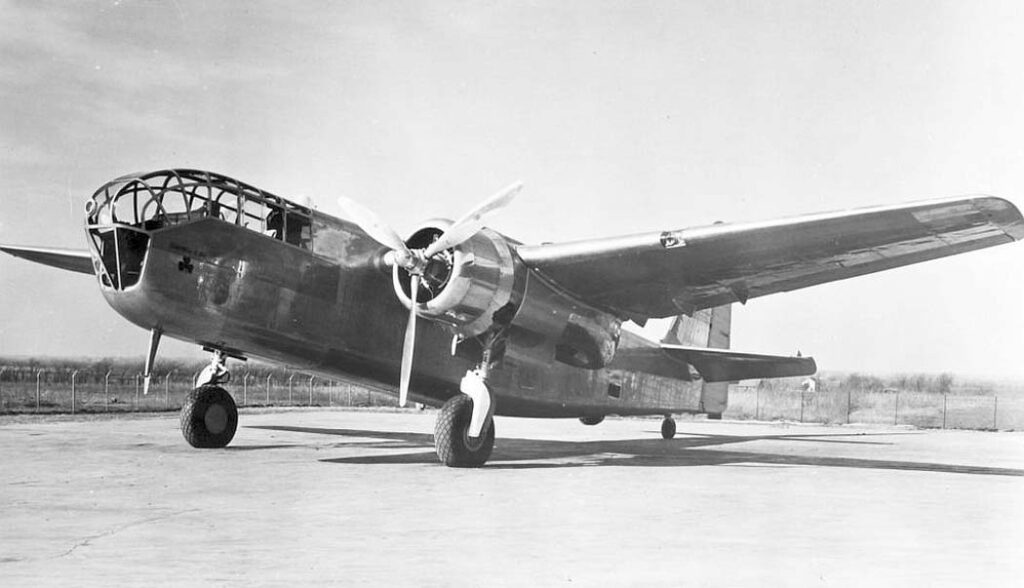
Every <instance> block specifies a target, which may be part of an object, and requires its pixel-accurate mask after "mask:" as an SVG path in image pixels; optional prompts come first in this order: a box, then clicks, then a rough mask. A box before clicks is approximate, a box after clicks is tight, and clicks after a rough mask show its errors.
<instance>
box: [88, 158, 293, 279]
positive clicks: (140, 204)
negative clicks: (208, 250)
mask: <svg viewBox="0 0 1024 588" xmlns="http://www.w3.org/2000/svg"><path fill="white" fill-rule="evenodd" d="M85 212H86V221H85V224H86V230H87V231H88V233H89V237H90V241H91V243H92V246H93V250H94V252H95V254H96V256H97V257H98V259H99V260H100V262H101V264H102V270H101V272H100V280H101V281H102V282H103V284H104V285H106V286H108V287H110V288H115V289H118V290H121V289H124V288H128V287H131V286H133V285H135V284H136V283H138V281H139V279H140V277H141V275H142V272H143V267H144V264H145V260H146V254H147V252H148V249H149V234H150V232H152V231H156V230H159V229H163V228H166V227H170V226H174V225H180V224H183V223H189V222H194V221H199V220H205V219H215V220H218V221H221V222H225V223H230V224H233V225H237V226H240V227H243V228H245V229H248V230H250V231H255V232H257V233H260V234H263V235H266V236H269V237H273V238H274V239H278V240H280V241H283V242H285V243H289V244H291V245H294V246H296V247H301V248H303V249H307V250H310V251H312V250H313V232H312V226H313V223H312V212H311V211H310V209H309V208H307V207H304V206H299V205H298V204H295V203H293V202H289V201H288V200H285V199H284V198H281V197H279V196H275V195H273V194H271V193H269V192H264V191H263V190H260V189H258V188H255V187H253V186H250V185H248V184H244V183H242V182H239V181H238V180H234V179H232V178H229V177H227V176H222V175H220V174H215V173H210V172H204V171H199V170H187V169H177V170H165V171H158V172H151V173H146V174H134V175H128V176H124V177H121V178H118V179H116V180H114V181H112V182H109V183H107V184H106V185H104V186H103V187H101V188H100V189H99V190H97V191H96V193H95V194H93V196H92V199H90V200H89V201H88V202H87V203H86V206H85Z"/></svg>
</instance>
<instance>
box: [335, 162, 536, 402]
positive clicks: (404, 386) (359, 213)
mask: <svg viewBox="0 0 1024 588" xmlns="http://www.w3.org/2000/svg"><path fill="white" fill-rule="evenodd" d="M522 189H523V184H522V182H515V183H513V184H511V185H510V186H508V187H506V188H505V189H503V190H500V191H498V192H496V193H495V194H494V195H492V196H491V197H490V198H488V199H487V200H484V201H483V202H481V203H480V204H478V205H477V206H476V207H474V208H473V209H472V210H470V211H469V212H467V213H466V214H465V215H463V216H462V217H461V218H459V220H457V221H455V222H454V223H452V225H451V226H450V227H448V229H447V230H446V231H445V232H443V233H441V236H439V237H438V238H437V240H436V241H434V242H433V243H431V244H430V245H428V246H427V247H425V248H423V249H415V250H413V249H409V247H408V246H407V245H406V244H405V241H404V240H402V238H401V237H400V236H399V235H398V233H396V232H395V230H394V229H392V228H391V226H390V225H388V224H387V223H385V222H384V221H383V220H382V219H381V218H380V217H379V216H378V215H377V214H376V213H374V212H373V211H371V210H370V209H368V208H366V207H365V206H363V205H361V204H359V203H357V202H356V201H354V200H351V199H349V198H339V199H338V205H339V206H341V209H342V211H343V212H344V213H345V215H346V216H347V217H348V219H349V220H351V221H352V222H354V223H355V224H356V225H358V226H359V228H361V229H362V230H363V231H365V232H366V234H367V235H369V236H370V238H372V239H373V240H374V241H376V242H378V243H380V244H381V245H383V246H385V247H387V248H388V249H389V250H390V251H389V252H388V254H387V256H385V261H386V262H387V263H388V264H389V265H392V266H398V267H400V268H402V269H404V270H406V271H407V272H409V275H410V277H411V282H410V285H409V299H410V301H411V302H412V304H411V305H410V306H409V322H408V323H406V325H405V341H404V343H403V344H402V367H401V371H400V372H399V374H400V375H399V386H398V404H399V406H405V404H406V401H407V400H408V398H409V380H410V379H411V377H412V359H413V349H414V348H415V346H416V307H417V304H418V303H417V298H418V295H419V288H420V282H421V279H422V277H423V272H424V271H425V270H426V268H427V264H428V263H429V262H430V260H431V259H433V258H434V257H436V256H437V255H439V254H441V253H442V252H444V251H445V250H447V249H451V248H452V247H455V246H457V245H459V244H461V243H463V242H465V241H467V240H469V238H470V237H472V236H473V235H475V234H476V233H477V232H478V231H479V230H480V229H482V228H483V227H484V218H485V217H487V216H488V215H490V214H491V213H493V212H495V211H497V210H500V209H502V208H504V207H505V206H508V204H509V203H510V202H512V199H514V198H515V197H516V195H518V194H519V191H520V190H522Z"/></svg>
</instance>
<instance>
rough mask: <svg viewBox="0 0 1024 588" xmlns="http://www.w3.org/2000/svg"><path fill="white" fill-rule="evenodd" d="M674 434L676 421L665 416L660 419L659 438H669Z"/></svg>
mask: <svg viewBox="0 0 1024 588" xmlns="http://www.w3.org/2000/svg"><path fill="white" fill-rule="evenodd" d="M675 436H676V421H675V419H673V418H672V417H665V418H664V420H662V421H661V438H662V439H671V438H673V437H675Z"/></svg>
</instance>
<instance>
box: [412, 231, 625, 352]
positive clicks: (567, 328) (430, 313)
mask: <svg viewBox="0 0 1024 588" xmlns="http://www.w3.org/2000/svg"><path fill="white" fill-rule="evenodd" d="M450 224H451V223H450V221H445V220H434V221H428V222H427V223H424V224H423V225H421V226H420V227H419V228H418V229H417V230H416V231H415V232H414V233H413V234H412V236H411V237H410V238H409V239H408V240H407V241H406V244H407V245H408V247H409V248H410V249H422V248H425V247H427V246H428V245H429V244H430V243H432V242H433V240H434V239H436V238H437V236H438V235H440V234H441V233H443V232H444V230H445V229H446V228H447V227H448V226H450ZM392 275H393V282H394V287H395V291H396V293H397V294H398V297H399V299H400V300H401V301H402V304H404V305H405V306H406V308H409V306H410V305H411V300H410V294H409V289H410V285H411V276H410V274H409V272H408V271H406V270H405V269H403V268H402V267H400V266H397V265H396V266H395V268H394V270H393V274H392ZM420 284H421V286H420V293H419V297H418V300H417V301H418V303H419V306H418V309H419V310H418V314H419V316H421V317H423V318H426V319H428V320H433V321H436V322H439V323H442V324H444V325H445V326H446V327H448V328H449V329H450V330H451V331H452V332H453V333H454V334H456V335H458V337H459V338H460V340H461V341H462V342H461V343H460V344H459V345H456V346H455V348H454V351H455V352H456V354H458V355H460V356H463V357H466V358H467V359H473V360H478V359H479V349H480V348H479V343H480V342H479V341H474V338H475V337H477V336H479V335H482V334H484V333H486V332H487V331H488V330H491V329H492V328H497V327H505V326H508V327H509V331H508V340H509V345H510V346H511V347H513V348H515V349H516V351H517V352H518V353H520V354H528V355H532V356H534V357H536V358H538V359H540V360H544V361H550V360H557V361H560V362H563V363H566V364H569V365H572V366H575V367H582V368H589V369H598V368H601V367H604V366H605V365H607V364H608V363H609V362H610V361H611V359H612V357H613V356H614V354H615V349H616V347H617V345H618V341H619V333H620V324H621V321H620V320H619V319H618V318H617V317H615V316H613V315H611V314H609V313H606V312H603V311H601V310H598V309H595V308H593V307H590V306H588V305H587V304H585V303H583V302H581V301H579V300H578V299H575V298H573V297H572V296H570V295H568V294H567V293H565V292H563V291H562V290H561V289H560V288H558V287H556V286H554V285H552V284H550V283H548V282H546V281H545V280H543V279H542V278H541V277H540V276H537V275H535V274H534V273H533V272H531V271H530V269H529V268H528V267H527V266H526V264H525V263H523V261H522V260H521V259H520V258H519V256H518V254H516V252H515V251H514V244H513V242H510V241H509V240H508V239H507V238H506V237H504V236H503V235H501V234H500V233H498V232H496V231H493V230H491V229H487V228H484V229H481V230H480V231H479V232H478V233H476V234H475V235H473V237H471V238H470V239H468V240H466V241H464V242H462V243H461V244H459V245H457V246H455V247H453V248H452V249H449V250H447V251H445V252H443V253H442V254H439V255H437V256H435V257H434V258H432V259H430V260H429V261H428V263H427V267H426V269H425V270H424V271H423V274H422V277H421V282H420Z"/></svg>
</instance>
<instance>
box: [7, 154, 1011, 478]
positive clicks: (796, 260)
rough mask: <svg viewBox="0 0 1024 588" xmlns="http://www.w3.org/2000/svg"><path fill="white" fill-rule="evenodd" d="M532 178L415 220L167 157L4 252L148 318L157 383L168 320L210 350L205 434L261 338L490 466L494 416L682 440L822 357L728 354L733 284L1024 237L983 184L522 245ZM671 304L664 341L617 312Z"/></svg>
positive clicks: (808, 277)
mask: <svg viewBox="0 0 1024 588" xmlns="http://www.w3.org/2000/svg"><path fill="white" fill-rule="evenodd" d="M518 191H519V186H518V185H513V186H511V187H509V188H507V189H506V190H503V191H501V192H499V193H498V194H496V195H495V196H493V197H491V198H490V199H488V200H486V201H485V202H484V203H483V204H481V205H480V206H478V207H477V208H475V209H474V210H472V211H471V212H470V213H469V214H467V215H466V216H464V217H463V218H461V219H459V220H458V221H456V222H454V223H452V222H449V221H431V222H426V223H424V224H423V225H422V226H420V227H419V228H418V229H416V230H415V231H414V232H413V234H412V235H411V236H409V238H408V239H402V238H401V237H399V236H398V235H397V234H396V233H395V232H394V231H393V230H391V229H390V228H389V227H388V226H387V225H386V224H385V223H383V222H382V221H381V220H380V219H379V218H378V217H377V216H376V215H374V214H373V213H372V212H370V211H369V210H368V209H366V208H364V207H362V206H360V205H358V204H356V203H355V202H352V201H348V200H343V201H342V202H341V206H342V209H343V210H344V212H345V218H335V217H332V216H329V215H326V214H324V213H322V212H319V211H316V210H311V209H310V208H307V207H305V206H301V205H299V204H296V203H294V202H290V201H288V200H285V199H284V198H280V197H278V196H275V195H273V194H270V193H269V192H265V191H263V190H259V189H257V188H255V187H253V186H250V185H247V184H244V183H242V182H239V181H237V180H233V179H231V178H228V177H225V176H222V175H218V174H214V173H209V172H203V171H197V170H188V169H177V170H167V171H157V172H152V173H145V174H135V175H128V176H124V177H121V178H118V179H116V180H114V181H112V182H110V183H108V184H106V185H104V186H103V187H101V188H100V189H99V190H98V191H97V192H96V193H95V194H93V196H92V198H91V199H90V200H89V201H88V202H87V203H86V206H85V213H86V217H85V229H86V234H87V236H88V244H89V250H88V251H68V250H57V249H43V248H31V247H13V246H3V247H0V249H3V250H4V251H6V252H7V253H10V254H12V255H16V256H19V257H23V258H26V259H29V260H32V261H36V262H39V263H43V264H47V265H51V266H55V267H59V268H62V269H66V270H71V271H75V272H81V273H87V274H92V275H95V276H96V278H97V280H98V281H99V284H100V290H101V291H102V293H103V296H104V297H105V298H106V299H107V302H108V303H109V304H110V305H111V306H112V307H113V308H114V310H116V311H117V312H119V313H120V314H121V315H122V316H124V317H125V318H127V319H128V320H129V321H131V322H133V323H135V324H136V325H138V326H140V327H143V328H145V329H148V330H149V331H150V333H151V336H150V345H149V352H148V355H147V359H146V366H145V375H146V380H147V387H148V380H149V374H150V373H151V372H152V370H153V362H154V360H155V357H156V351H157V346H158V345H159V342H160V338H161V337H162V336H163V335H167V336H170V337H174V338H176V339H181V340H184V341H189V342H194V343H197V344H199V345H202V346H203V347H204V348H205V349H207V350H210V351H212V352H213V360H212V362H211V365H210V367H208V368H207V369H206V370H204V372H203V375H202V376H201V377H200V378H199V382H198V383H197V388H196V389H195V390H193V391H192V392H191V393H190V394H189V396H188V398H187V399H186V402H185V405H184V407H183V408H182V411H181V430H182V433H183V434H184V436H185V439H186V440H187V441H188V442H189V443H190V444H191V445H192V446H194V447H223V446H225V445H227V444H228V443H229V442H230V441H231V439H232V437H234V434H235V429H236V427H237V425H238V411H237V409H236V407H235V403H234V401H233V400H232V398H231V395H229V394H228V393H227V392H226V391H225V390H224V389H223V388H222V387H221V386H220V385H219V384H221V383H224V382H226V381H227V378H228V373H227V369H226V367H225V362H226V359H227V358H228V357H233V358H237V359H245V358H247V357H259V358H263V359H266V360H269V361H272V362H277V363H281V364H287V365H290V366H293V367H296V368H299V369H302V370H307V371H309V372H311V373H316V374H320V375H323V376H325V377H330V378H345V379H350V380H352V379H355V380H362V381H371V382H374V383H377V384H383V385H384V386H386V387H390V388H394V387H395V386H397V393H398V396H399V402H400V404H402V405H403V406H404V405H405V403H406V401H407V399H409V398H412V399H413V400H415V401H417V402H421V403H425V404H429V405H433V406H440V407H441V410H440V414H439V415H438V418H437V424H436V427H435V432H434V443H435V447H436V450H437V455H438V457H439V458H440V460H441V461H442V462H443V463H444V464H446V465H448V466H455V467H476V466H480V465H483V464H484V462H486V461H487V459H488V457H490V454H491V449H492V448H493V445H494V421H493V416H494V415H507V416H525V417H575V418H579V419H580V421H582V422H583V423H584V424H587V425H596V424H598V423H599V422H601V420H602V419H603V418H604V417H605V416H606V415H610V414H618V415H643V414H658V415H664V416H665V420H664V421H663V422H662V427H661V432H662V436H663V437H665V438H666V439H670V438H672V437H673V436H674V435H675V422H674V421H673V420H672V416H671V415H673V414H679V413H707V414H708V416H709V417H710V418H720V416H721V414H722V412H723V411H724V410H725V407H726V401H727V396H728V383H729V382H730V381H733V380H740V379H747V378H771V377H786V376H798V375H809V374H813V373H814V372H815V370H816V366H815V363H814V360H813V359H811V358H809V357H781V356H771V355H760V354H752V353H738V352H735V351H730V350H729V330H730V308H731V307H730V305H731V304H733V303H734V302H740V303H745V302H746V301H747V300H748V299H750V298H754V297H757V296H765V295H767V294H773V293H776V292H786V291H789V290H795V289H798V288H804V287H807V286H813V285H816V284H823V283H825V282H831V281H835V280H842V279H846V278H851V277H854V276H859V275H863V274H868V273H872V272H877V271H881V270H886V269H890V268H895V267H899V266H903V265H908V264H912V263H917V262H921V261H926V260H929V259H935V258H939V257H944V256H947V255H954V254H957V253H963V252H965V251H971V250H974V249H981V248H983V247H990V246H993V245H999V244H1002V243H1007V242H1010V241H1014V240H1019V239H1021V238H1022V236H1024V219H1022V218H1021V214H1020V211H1018V210H1017V208H1016V207H1015V206H1014V205H1013V204H1011V203H1010V202H1007V201H1006V200H1003V199H1000V198H994V197H990V196H975V197H964V198H951V199H943V200H930V201H923V202H914V203H909V204H903V205H897V206H883V207H876V208H864V209H858V210H853V211H846V212H836V213H828V214H817V215H809V216H800V217H795V218H790V219H785V220H779V221H772V222H757V223H741V224H714V225H710V226H702V227H694V228H689V229H683V230H672V231H663V232H656V233H647V234H641V235H631V236H625V237H613V238H607V239H595V240H589V241H577V242H572V243H554V244H543V245H524V244H522V243H519V242H517V241H515V240H512V239H510V238H508V237H506V236H504V235H502V234H500V233H498V232H496V231H494V230H492V229H489V228H485V227H484V223H483V217H484V216H485V215H486V214H488V213H491V212H493V211H495V210H497V209H499V208H501V207H503V206H505V205H507V204H508V202H509V201H510V200H511V199H512V198H513V197H514V196H515V194H516V193H517V192H518ZM389 291H393V292H394V294H395V295H394V296H392V295H391V294H390V293H389ZM673 316H674V317H676V318H675V320H674V322H673V324H672V328H671V330H670V331H669V333H668V334H667V335H666V337H665V339H663V340H662V341H661V342H660V343H656V342H653V341H648V340H646V339H643V338H641V337H639V336H637V335H634V334H631V333H629V332H624V331H622V330H620V326H621V324H622V322H623V321H625V320H632V321H635V322H637V323H640V324H643V323H644V322H645V321H647V320H648V319H650V318H664V317H673ZM417 323H419V324H417Z"/></svg>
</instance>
